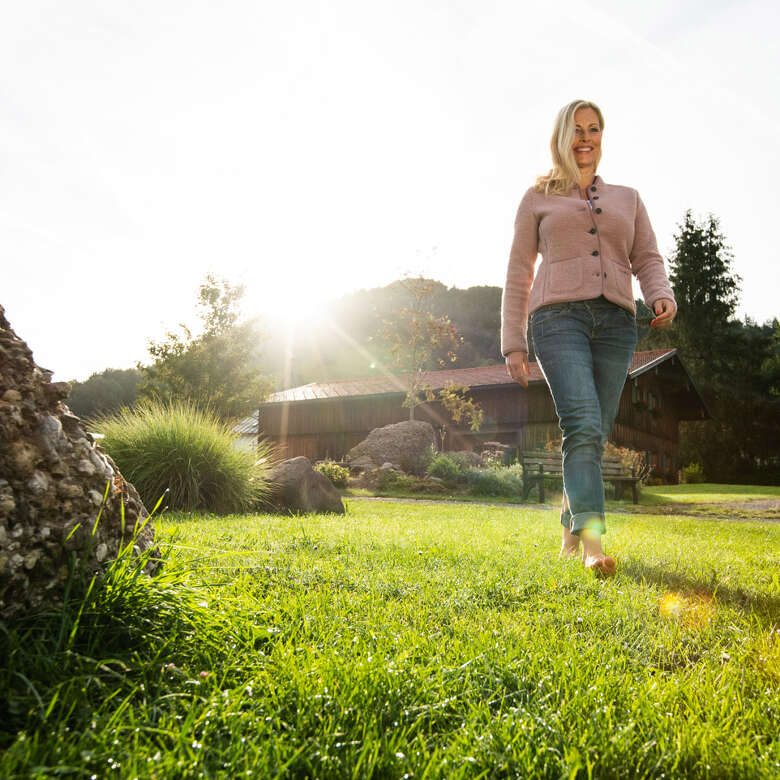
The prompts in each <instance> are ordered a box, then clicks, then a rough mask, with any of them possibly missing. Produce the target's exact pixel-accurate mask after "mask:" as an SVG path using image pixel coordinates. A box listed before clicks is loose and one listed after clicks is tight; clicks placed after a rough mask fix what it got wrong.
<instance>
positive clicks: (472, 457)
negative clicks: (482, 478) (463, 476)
mask: <svg viewBox="0 0 780 780" xmlns="http://www.w3.org/2000/svg"><path fill="white" fill-rule="evenodd" d="M444 454H445V455H446V456H447V457H449V458H451V459H452V460H454V461H455V462H456V463H457V464H459V465H461V466H463V467H464V468H469V469H478V468H481V467H482V466H483V465H484V461H483V460H482V456H481V455H480V454H479V453H478V452H472V451H471V450H453V451H452V452H445V453H444Z"/></svg>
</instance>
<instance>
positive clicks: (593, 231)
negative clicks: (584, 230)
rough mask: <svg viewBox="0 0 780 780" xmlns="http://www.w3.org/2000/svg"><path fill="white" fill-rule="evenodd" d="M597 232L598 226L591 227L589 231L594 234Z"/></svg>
mask: <svg viewBox="0 0 780 780" xmlns="http://www.w3.org/2000/svg"><path fill="white" fill-rule="evenodd" d="M595 232H596V228H591V229H590V230H589V231H588V233H590V234H593V233H595Z"/></svg>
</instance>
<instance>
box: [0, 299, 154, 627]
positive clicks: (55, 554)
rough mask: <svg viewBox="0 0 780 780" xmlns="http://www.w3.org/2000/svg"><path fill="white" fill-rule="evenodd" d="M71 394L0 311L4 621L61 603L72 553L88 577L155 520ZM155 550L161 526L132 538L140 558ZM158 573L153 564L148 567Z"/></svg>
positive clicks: (0, 612)
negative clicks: (73, 408) (69, 401)
mask: <svg viewBox="0 0 780 780" xmlns="http://www.w3.org/2000/svg"><path fill="white" fill-rule="evenodd" d="M69 391H70V386H69V385H68V383H67V382H52V381H51V372H50V371H46V370H45V369H42V368H39V367H38V366H37V365H36V364H35V362H34V361H33V357H32V352H31V351H30V350H29V349H28V347H27V345H26V344H25V343H24V342H23V341H22V340H21V339H20V338H19V337H18V336H17V335H16V334H15V333H14V331H13V330H12V329H11V326H10V325H9V324H8V321H7V320H6V318H5V311H4V309H3V307H2V306H0V617H3V618H8V617H12V616H13V615H15V614H18V613H20V612H24V611H27V610H29V609H31V608H35V607H38V606H40V605H43V604H50V603H53V602H56V601H57V600H58V599H59V598H60V597H61V595H62V591H63V587H64V584H65V582H66V580H67V577H68V571H69V568H68V567H69V563H70V562H71V561H72V560H73V557H74V553H75V558H76V560H77V561H78V563H79V565H80V566H81V567H82V568H83V570H84V571H86V572H87V574H89V573H91V572H94V571H99V570H100V569H102V568H103V567H104V566H105V565H106V564H107V563H108V562H109V561H110V560H111V559H113V558H114V557H115V556H116V554H117V552H118V551H119V549H120V545H121V546H125V545H126V544H128V543H129V542H130V540H131V539H132V538H133V530H134V528H135V526H136V523H138V524H139V525H140V524H141V523H142V522H143V519H144V518H146V517H147V516H148V512H147V511H146V508H145V507H144V505H143V503H142V501H141V499H140V497H139V496H138V493H137V492H136V490H135V488H134V487H133V486H132V485H131V484H130V483H128V482H125V481H124V480H123V479H122V475H121V474H120V473H119V471H118V469H117V468H116V465H115V464H114V462H113V461H112V460H111V458H110V457H109V456H108V455H107V454H106V453H105V452H103V451H102V450H101V448H100V447H98V446H97V445H96V444H95V442H94V441H93V439H92V437H91V436H90V435H89V434H88V433H87V432H86V430H85V428H84V426H83V425H82V423H81V421H80V420H79V418H78V417H76V416H75V415H73V414H71V413H70V411H69V409H68V408H67V406H65V405H64V404H63V399H65V398H67V396H68V393H69ZM107 485H108V497H107V498H106V501H105V505H104V506H103V510H102V513H100V510H101V505H102V504H103V497H104V495H105V492H106V486H107ZM122 504H124V521H123V520H122V513H121V507H122ZM98 513H100V521H99V523H98V526H97V530H96V531H95V533H94V534H93V528H94V525H95V521H96V520H97V517H98ZM153 545H154V530H153V528H152V527H151V524H150V523H147V525H146V527H145V528H144V530H143V531H142V532H141V533H140V534H139V535H138V537H137V538H136V539H135V542H134V548H133V549H134V553H135V554H136V555H138V554H140V553H141V552H142V551H144V550H146V549H148V548H149V547H152V546H153ZM153 567H154V563H149V564H147V570H148V571H149V570H151V569H152V568H153Z"/></svg>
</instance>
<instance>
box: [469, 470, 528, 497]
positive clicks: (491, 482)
mask: <svg viewBox="0 0 780 780" xmlns="http://www.w3.org/2000/svg"><path fill="white" fill-rule="evenodd" d="M466 481H467V483H468V484H469V492H470V493H472V494H473V495H475V496H510V497H514V496H519V495H522V492H523V480H522V479H521V478H520V477H519V476H518V475H517V472H516V470H514V469H509V468H486V469H469V470H468V471H467V472H466Z"/></svg>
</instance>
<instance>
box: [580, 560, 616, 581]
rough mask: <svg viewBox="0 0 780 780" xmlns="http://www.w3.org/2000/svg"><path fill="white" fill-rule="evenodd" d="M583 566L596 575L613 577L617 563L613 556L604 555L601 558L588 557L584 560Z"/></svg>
mask: <svg viewBox="0 0 780 780" xmlns="http://www.w3.org/2000/svg"><path fill="white" fill-rule="evenodd" d="M585 568H586V569H590V570H591V571H592V572H593V573H594V574H595V575H596V576H597V577H603V578H607V577H614V576H615V569H616V568H617V564H616V563H615V559H614V558H610V557H609V556H608V555H605V556H604V557H603V558H596V557H593V558H588V560H586V561H585Z"/></svg>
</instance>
